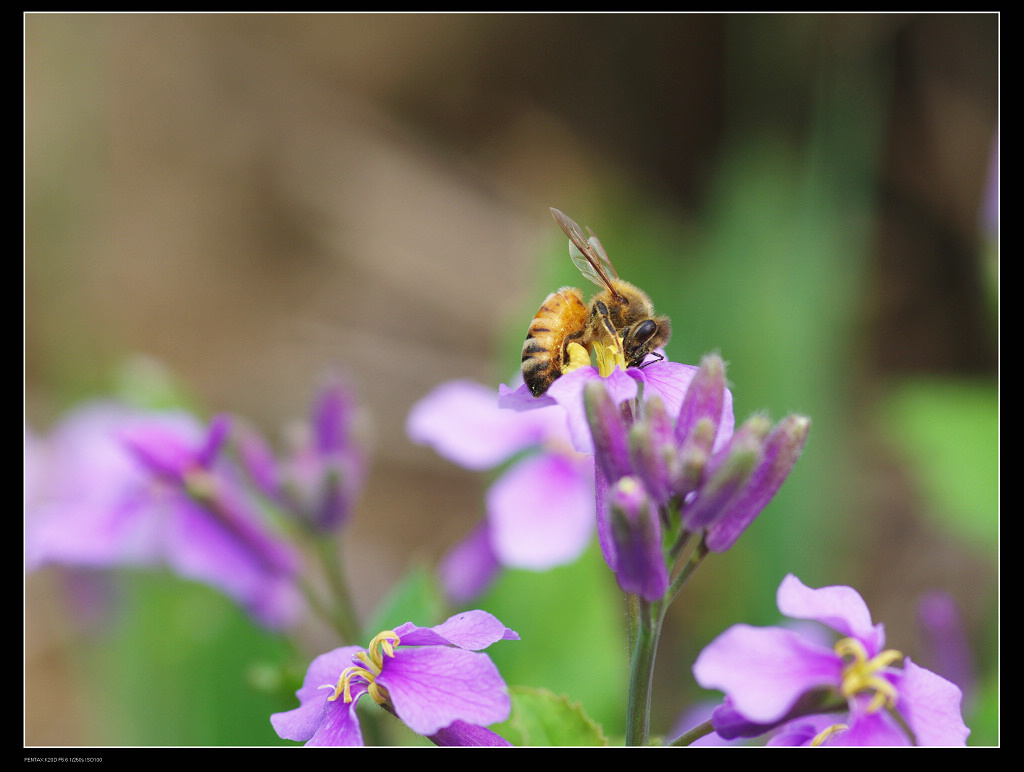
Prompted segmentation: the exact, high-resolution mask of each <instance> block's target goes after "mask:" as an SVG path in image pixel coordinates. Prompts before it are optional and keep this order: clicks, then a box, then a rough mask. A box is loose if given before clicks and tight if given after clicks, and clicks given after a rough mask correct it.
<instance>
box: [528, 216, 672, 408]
mask: <svg viewBox="0 0 1024 772" xmlns="http://www.w3.org/2000/svg"><path fill="white" fill-rule="evenodd" d="M551 215H552V216H553V217H554V218H555V222H557V223H558V225H559V226H560V227H561V229H562V230H563V231H565V235H567V236H568V237H569V241H570V242H571V246H570V249H569V256H570V258H571V259H572V261H573V263H575V265H576V267H577V268H579V269H580V272H581V273H582V274H583V275H584V276H585V277H586V278H588V279H590V281H592V282H594V284H596V285H597V286H598V287H600V288H601V291H600V292H598V293H597V294H596V295H594V297H593V298H592V299H591V301H590V304H589V305H585V304H584V302H583V293H582V292H581V291H580V290H578V289H576V288H575V287H562V288H561V289H560V290H558V292H552V293H551V294H550V295H548V296H547V298H546V299H545V300H544V303H543V304H542V305H541V307H540V310H539V311H538V312H537V315H536V316H534V317H533V321H532V322H530V329H529V330H528V331H527V333H526V341H525V342H524V343H523V380H524V381H525V382H526V385H527V386H528V387H529V389H530V391H531V392H532V393H533V396H535V397H539V396H540V395H541V394H543V393H544V392H545V391H547V390H548V387H549V386H551V384H552V383H554V381H555V379H557V378H558V377H559V376H561V375H562V374H563V373H564V372H565V371H566V368H567V367H569V366H570V360H571V358H572V353H571V351H570V349H569V344H571V343H578V344H579V345H580V346H582V347H583V348H584V349H586V351H587V352H592V351H593V350H594V344H595V343H601V344H603V345H604V346H607V347H609V348H611V349H613V350H614V351H616V352H617V353H618V354H619V355H620V356H621V359H622V361H624V362H625V363H626V366H627V367H640V366H641V365H642V364H643V361H644V359H645V358H646V357H647V355H648V354H650V353H653V354H654V355H655V356H656V357H658V359H659V360H660V359H664V357H663V356H661V355H660V354H658V353H657V352H655V351H653V349H655V348H659V347H661V346H664V345H665V344H666V343H668V339H669V337H670V336H671V335H672V323H671V322H670V321H669V319H668V317H667V316H655V315H654V306H653V304H652V303H651V299H650V298H649V297H647V293H646V292H644V291H643V290H641V289H640V288H639V287H634V286H633V285H632V284H630V283H629V282H626V281H623V280H622V279H620V278H619V274H618V273H617V272H616V270H615V268H614V266H612V261H611V260H610V259H608V254H607V253H606V252H605V251H604V247H603V246H601V242H600V241H598V239H597V236H595V235H594V233H593V231H591V233H590V238H589V239H588V238H587V236H586V235H585V234H584V233H583V229H582V228H580V226H579V225H577V224H576V223H575V222H573V220H572V219H570V218H569V217H567V216H566V215H565V214H563V213H562V212H560V211H558V210H557V209H554V208H552V209H551ZM572 246H575V247H576V250H578V253H577V252H576V251H574V250H573V249H572ZM588 363H589V360H588ZM570 369H571V367H570Z"/></svg>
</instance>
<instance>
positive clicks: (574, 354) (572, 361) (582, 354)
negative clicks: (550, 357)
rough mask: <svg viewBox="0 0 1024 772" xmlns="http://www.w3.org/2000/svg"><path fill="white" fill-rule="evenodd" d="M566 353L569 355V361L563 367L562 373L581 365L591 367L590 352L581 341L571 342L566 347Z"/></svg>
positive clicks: (576, 368)
mask: <svg viewBox="0 0 1024 772" xmlns="http://www.w3.org/2000/svg"><path fill="white" fill-rule="evenodd" d="M565 353H566V354H568V355H569V361H568V362H566V363H565V366H564V367H562V375H565V374H566V373H571V372H572V371H573V370H578V369H579V368H581V367H590V353H589V352H588V351H587V350H586V349H585V348H583V346H581V345H580V344H579V343H576V342H572V343H570V344H569V345H568V346H566V347H565Z"/></svg>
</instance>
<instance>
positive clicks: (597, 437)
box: [583, 381, 632, 484]
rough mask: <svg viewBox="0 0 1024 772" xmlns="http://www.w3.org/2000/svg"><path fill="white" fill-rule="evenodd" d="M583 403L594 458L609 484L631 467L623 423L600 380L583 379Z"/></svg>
mask: <svg viewBox="0 0 1024 772" xmlns="http://www.w3.org/2000/svg"><path fill="white" fill-rule="evenodd" d="M583 404H584V407H585V408H586V412H587V423H589V424H590V432H591V434H592V435H593V438H594V459H595V461H596V462H597V463H598V464H599V465H600V466H601V470H602V471H603V472H604V474H605V477H606V478H607V480H608V482H609V484H612V483H614V482H616V481H617V480H619V479H620V478H622V477H624V476H626V475H628V474H630V473H631V471H632V467H631V466H630V462H629V436H628V434H627V430H626V423H625V421H623V419H622V415H621V414H620V412H619V408H618V406H617V405H616V404H615V402H614V400H612V398H611V396H610V395H609V394H608V392H607V391H606V390H605V388H604V384H603V383H602V382H601V381H590V382H589V383H587V385H586V387H585V388H584V390H583Z"/></svg>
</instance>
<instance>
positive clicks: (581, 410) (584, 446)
mask: <svg viewBox="0 0 1024 772" xmlns="http://www.w3.org/2000/svg"><path fill="white" fill-rule="evenodd" d="M594 380H601V381H602V382H603V383H604V386H605V389H606V390H607V392H608V396H609V397H611V400H612V402H613V403H614V404H616V405H619V404H621V403H623V402H626V401H628V400H632V399H636V394H637V382H636V381H635V380H633V378H631V377H630V376H629V375H627V374H626V373H624V372H622V370H620V369H618V368H616V369H615V370H613V371H612V374H611V375H609V376H608V377H607V378H601V376H600V375H598V373H597V368H595V367H581V368H579V369H578V370H573V371H572V372H571V373H568V374H566V375H563V376H562V377H561V378H559V379H558V380H556V381H555V382H554V383H553V384H551V386H550V388H548V391H547V394H548V395H549V396H551V397H552V398H553V399H554V400H555V401H556V402H557V403H558V404H559V405H561V406H562V407H563V408H565V412H566V415H567V420H568V426H569V434H570V436H571V437H572V445H573V448H575V450H576V452H577V453H593V452H594V443H593V440H592V438H591V436H590V424H589V423H587V412H586V409H585V407H584V404H583V390H584V388H585V387H586V385H587V383H588V382H590V381H594Z"/></svg>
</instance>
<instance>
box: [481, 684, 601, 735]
mask: <svg viewBox="0 0 1024 772" xmlns="http://www.w3.org/2000/svg"><path fill="white" fill-rule="evenodd" d="M510 693H511V697H512V714H511V716H509V719H508V721H505V722H504V723H502V724H497V725H495V726H493V727H491V729H493V730H494V731H496V732H498V733H499V734H500V735H502V737H505V738H506V739H508V740H509V741H510V742H512V744H514V745H519V746H527V745H532V746H549V747H551V746H566V745H575V746H580V745H608V740H607V738H606V737H605V736H604V734H603V733H602V732H601V727H600V726H598V725H597V723H595V722H594V721H593V720H592V719H591V718H590V717H589V716H588V715H587V714H586V713H585V712H584V711H583V708H582V707H581V706H580V705H579V703H574V702H572V701H571V700H569V698H568V697H565V696H564V695H563V696H558V695H556V694H555V693H554V692H549V691H548V690H547V689H533V688H528V687H522V686H520V687H513V688H512V689H511V690H510Z"/></svg>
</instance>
